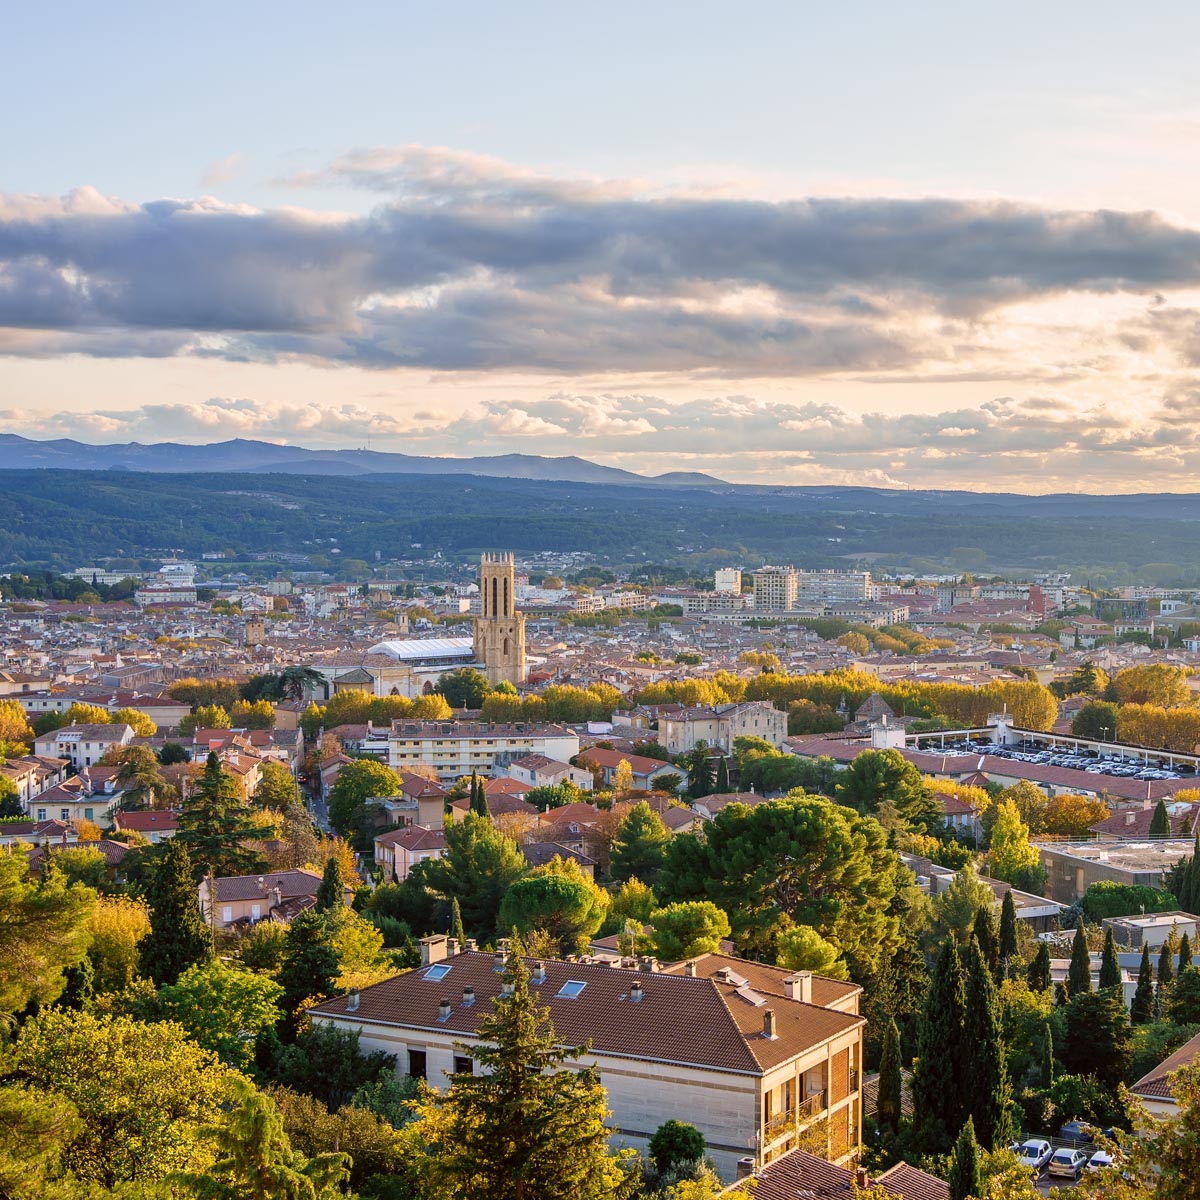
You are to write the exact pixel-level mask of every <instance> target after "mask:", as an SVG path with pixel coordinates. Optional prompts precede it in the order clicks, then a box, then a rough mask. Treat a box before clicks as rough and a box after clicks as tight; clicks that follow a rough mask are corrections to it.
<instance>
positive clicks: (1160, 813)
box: [1150, 800, 1171, 838]
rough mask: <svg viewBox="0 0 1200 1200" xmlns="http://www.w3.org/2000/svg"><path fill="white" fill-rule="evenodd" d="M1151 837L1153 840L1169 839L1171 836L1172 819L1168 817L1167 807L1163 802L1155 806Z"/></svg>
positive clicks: (1151, 821) (1151, 823) (1151, 820)
mask: <svg viewBox="0 0 1200 1200" xmlns="http://www.w3.org/2000/svg"><path fill="white" fill-rule="evenodd" d="M1150 836H1151V837H1152V838H1169V837H1170V836H1171V818H1170V817H1169V816H1168V815H1167V806H1166V803H1165V802H1164V801H1162V800H1160V801H1159V802H1158V803H1157V804H1156V805H1155V806H1154V816H1153V817H1151V818H1150Z"/></svg>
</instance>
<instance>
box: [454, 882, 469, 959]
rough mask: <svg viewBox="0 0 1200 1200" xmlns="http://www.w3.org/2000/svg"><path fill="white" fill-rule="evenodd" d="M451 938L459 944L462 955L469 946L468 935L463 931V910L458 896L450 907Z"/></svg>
mask: <svg viewBox="0 0 1200 1200" xmlns="http://www.w3.org/2000/svg"><path fill="white" fill-rule="evenodd" d="M450 936H451V937H452V938H454V939H455V941H457V942H458V949H459V952H460V953H461V952H462V950H463V949H464V947H465V946H466V944H467V934H466V931H465V930H464V929H463V923H462V908H461V907H460V905H459V903H458V897H457V896H455V897H454V902H453V904H451V905H450Z"/></svg>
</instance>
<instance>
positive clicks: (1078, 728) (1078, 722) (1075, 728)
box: [1071, 700, 1118, 741]
mask: <svg viewBox="0 0 1200 1200" xmlns="http://www.w3.org/2000/svg"><path fill="white" fill-rule="evenodd" d="M1117 715H1118V709H1117V706H1116V705H1115V704H1112V703H1110V702H1109V701H1106V700H1093V701H1091V702H1090V703H1089V704H1085V705H1084V706H1083V707H1082V708H1081V709H1080V710H1079V711H1078V712H1077V713H1076V714H1075V716H1074V717H1073V718H1072V720H1071V734H1072V736H1073V737H1080V738H1094V739H1098V740H1106V741H1115V740H1116V737H1117Z"/></svg>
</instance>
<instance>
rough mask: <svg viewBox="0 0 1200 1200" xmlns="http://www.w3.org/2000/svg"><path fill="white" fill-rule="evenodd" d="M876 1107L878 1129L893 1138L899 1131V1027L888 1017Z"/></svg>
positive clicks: (880, 1060) (881, 1056)
mask: <svg viewBox="0 0 1200 1200" xmlns="http://www.w3.org/2000/svg"><path fill="white" fill-rule="evenodd" d="M876 1108H877V1113H878V1117H879V1127H880V1129H882V1130H883V1131H884V1133H885V1134H887V1135H888V1136H889V1137H893V1138H894V1137H895V1136H896V1135H897V1134H898V1133H899V1132H900V1029H899V1027H898V1026H897V1024H896V1022H895V1021H894V1020H892V1019H891V1018H890V1017H889V1018H888V1023H887V1025H886V1026H885V1027H884V1030H883V1051H882V1054H881V1055H880V1059H879V1099H878V1101H877V1104H876Z"/></svg>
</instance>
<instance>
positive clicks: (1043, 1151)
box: [1017, 1138, 1054, 1175]
mask: <svg viewBox="0 0 1200 1200" xmlns="http://www.w3.org/2000/svg"><path fill="white" fill-rule="evenodd" d="M1053 1153H1054V1147H1053V1146H1051V1145H1050V1143H1049V1142H1047V1141H1043V1140H1042V1139H1041V1138H1030V1139H1029V1141H1027V1142H1022V1143H1021V1145H1020V1146H1019V1147H1018V1148H1017V1158H1019V1159H1020V1160H1021V1166H1023V1167H1028V1168H1029V1169H1030V1170H1031V1171H1032V1172H1033V1173H1034V1174H1035V1175H1040V1174H1041V1171H1042V1168H1043V1167H1044V1166H1045V1165H1046V1164H1047V1163H1048V1162H1049V1161H1050V1156H1051V1155H1052V1154H1053Z"/></svg>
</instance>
